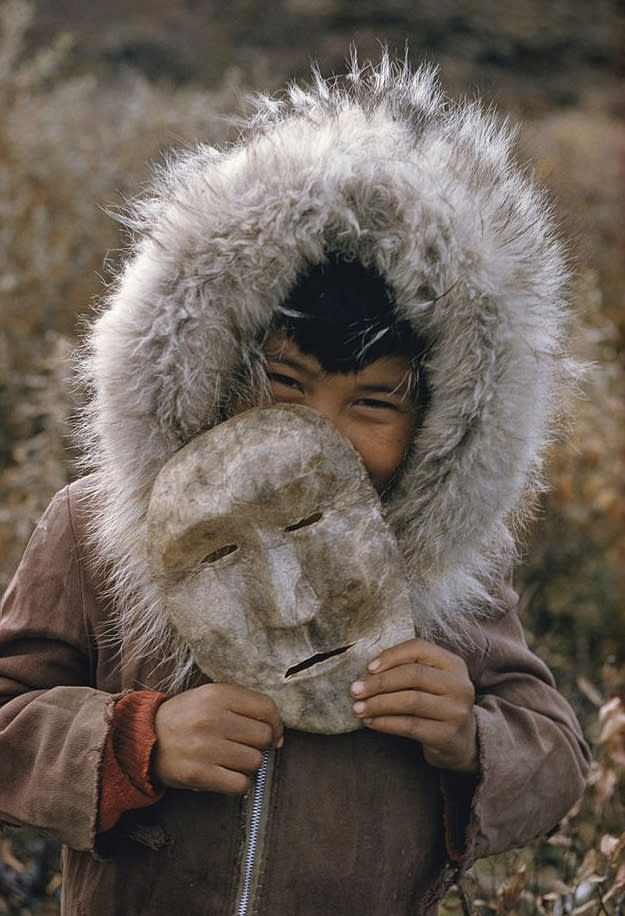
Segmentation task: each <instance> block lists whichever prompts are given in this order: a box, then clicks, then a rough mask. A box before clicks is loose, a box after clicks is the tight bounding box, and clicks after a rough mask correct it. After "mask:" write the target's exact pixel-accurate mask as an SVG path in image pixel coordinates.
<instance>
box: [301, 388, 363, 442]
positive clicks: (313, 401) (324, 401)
mask: <svg viewBox="0 0 625 916" xmlns="http://www.w3.org/2000/svg"><path fill="white" fill-rule="evenodd" d="M306 407H310V409H311V410H314V411H316V412H317V413H319V414H321V416H322V417H325V418H326V420H329V421H330V423H332V424H333V425H334V426H335V427H336V428H337V429H338V431H339V432H340V433H341V435H343V436H344V437H345V438H346V439H349V440H350V442H351V437H350V429H349V424H348V420H347V418H346V416H345V414H344V412H343V404H342V401H341V400H340V399H339V398H337V397H336V396H335V395H334V392H332V391H331V390H326V389H325V388H321V386H319V388H318V390H316V391H312V392H310V393H309V394H308V396H307V398H306ZM352 444H353V443H352Z"/></svg>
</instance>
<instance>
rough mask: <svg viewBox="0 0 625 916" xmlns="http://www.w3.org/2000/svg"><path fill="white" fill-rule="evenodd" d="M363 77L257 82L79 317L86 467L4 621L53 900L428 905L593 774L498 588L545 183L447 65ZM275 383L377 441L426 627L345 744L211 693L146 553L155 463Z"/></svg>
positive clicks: (522, 427)
mask: <svg viewBox="0 0 625 916" xmlns="http://www.w3.org/2000/svg"><path fill="white" fill-rule="evenodd" d="M346 86H347V88H344V89H341V88H339V86H338V84H335V83H334V82H331V83H324V82H323V81H322V80H321V79H320V78H317V79H316V84H315V86H314V87H313V88H311V89H310V90H304V89H301V88H299V87H293V88H292V89H291V90H290V91H289V94H288V97H287V98H285V99H283V100H281V101H277V100H273V101H272V100H266V99H265V100H261V101H259V111H258V114H257V115H256V117H255V118H254V119H253V120H252V122H251V123H250V125H249V128H248V131H247V132H246V133H245V134H244V135H243V137H242V139H241V140H240V141H239V142H238V143H237V144H236V145H234V146H233V147H232V148H231V149H229V150H226V151H224V152H222V153H219V152H216V151H215V150H212V149H207V148H205V147H199V148H198V150H197V151H196V152H194V153H189V154H188V155H186V156H183V157H181V159H180V160H179V161H178V162H175V163H172V165H171V166H170V168H169V170H168V171H167V173H165V174H164V175H162V176H161V180H160V184H159V186H158V188H157V191H156V193H155V194H154V196H153V197H151V198H149V199H147V200H145V201H144V202H143V203H139V204H138V205H137V207H136V209H135V215H134V217H133V218H132V219H131V220H130V224H131V225H132V226H133V227H134V228H135V230H136V231H137V234H138V237H137V242H136V245H135V249H134V253H133V255H132V256H131V257H130V259H129V260H128V263H127V265H126V267H125V269H124V271H123V272H122V274H121V276H120V278H119V282H118V284H117V288H116V289H115V290H114V291H113V293H112V295H111V297H110V301H109V304H108V308H107V309H106V310H105V311H103V313H102V314H101V316H100V317H99V318H98V319H97V321H96V322H95V324H94V327H93V330H92V333H91V337H90V345H89V351H88V353H87V354H86V356H85V361H84V366H85V369H84V372H85V378H86V380H87V383H88V384H89V386H90V389H91V393H92V399H91V406H90V412H89V416H88V418H87V419H86V422H85V430H84V443H85V449H86V453H87V456H88V458H89V460H90V461H91V463H92V465H93V466H94V468H95V471H94V473H93V474H92V475H91V476H89V477H87V478H84V479H83V480H82V481H78V482H77V483H75V484H73V485H72V486H70V487H69V488H68V489H66V490H65V491H63V492H62V493H61V494H59V495H57V497H56V498H55V500H54V502H53V503H52V505H51V507H50V509H49V510H48V512H47V513H46V515H45V516H44V519H43V520H42V522H41V523H40V525H39V527H38V529H37V531H36V532H35V534H34V536H33V539H32V541H31V544H30V545H29V548H28V550H27V552H26V554H25V557H24V560H23V561H22V564H21V566H20V569H19V570H18V572H17V574H16V577H15V578H14V580H13V582H12V584H11V586H10V587H9V589H8V591H7V595H6V597H5V601H4V606H3V611H2V616H1V617H0V632H1V635H0V639H1V646H2V658H1V661H0V684H1V691H2V700H3V704H4V705H3V707H2V710H1V711H0V736H1V738H0V743H1V749H0V816H1V817H2V818H3V819H4V820H5V821H7V822H8V823H29V824H32V825H34V826H36V827H38V828H40V829H42V830H45V831H47V832H49V833H52V834H54V835H56V836H57V837H58V838H59V839H60V840H61V841H62V842H63V843H64V844H65V851H64V889H63V912H64V913H67V914H69V913H72V914H90V916H92V914H102V916H105V914H113V913H124V914H126V913H128V914H130V913H132V914H150V916H156V914H167V916H171V913H174V912H176V911H177V910H178V909H184V911H185V912H186V913H188V914H189V916H192V914H196V913H197V914H200V913H202V914H217V913H219V914H221V913H235V912H236V913H240V914H243V913H257V914H259V916H262V914H268V913H272V914H285V916H286V914H294V913H297V914H298V916H309V914H310V916H313V914H314V916H319V914H327V913H333V914H342V916H348V914H350V913H360V914H362V913H366V914H369V916H377V914H379V916H399V914H402V916H405V914H409V913H410V914H414V913H423V914H433V913H435V912H436V903H437V900H438V899H439V898H440V896H441V895H442V894H443V893H444V891H445V889H446V887H447V886H448V885H449V883H451V881H452V880H453V879H454V878H455V877H456V876H457V875H458V873H460V872H462V870H464V869H465V868H466V867H468V866H469V865H470V864H471V862H472V861H474V859H475V858H476V857H477V856H480V855H487V854H490V853H495V852H498V851H501V850H503V849H506V848H510V847H512V846H516V845H520V844H523V843H525V842H527V841H529V840H530V839H532V838H533V837H535V836H537V835H538V834H539V833H541V832H544V831H545V830H548V829H550V828H552V827H553V826H554V825H555V824H556V823H557V821H558V819H559V818H560V817H562V816H563V815H564V814H565V813H566V811H567V810H568V808H569V807H570V806H571V805H572V804H573V802H574V801H575V800H576V798H577V797H578V796H579V794H580V792H581V790H582V787H583V779H584V775H585V772H586V769H587V764H588V757H587V750H586V748H585V745H584V743H583V740H582V738H581V735H580V732H579V728H578V726H577V723H576V721H575V717H574V715H573V714H572V712H571V710H570V709H569V707H568V705H567V704H566V703H565V701H564V700H563V699H562V698H561V697H560V696H559V695H558V694H557V692H556V690H555V689H554V686H553V681H552V679H551V676H550V674H549V672H548V671H547V670H546V668H545V667H544V665H543V664H542V663H541V662H540V661H539V660H538V659H537V658H536V657H535V656H533V655H532V654H531V653H530V652H529V650H528V649H527V647H526V645H525V643H524V641H523V637H522V634H521V629H520V624H519V622H518V618H517V616H516V613H515V610H514V606H515V600H516V599H515V595H514V593H513V591H512V589H511V587H510V586H509V584H508V582H507V570H508V568H509V564H510V561H511V559H512V557H513V553H514V550H513V543H512V536H511V534H510V531H511V529H512V526H513V525H515V524H517V523H518V522H519V520H520V519H521V518H522V516H523V506H524V504H525V503H526V502H527V500H528V497H529V495H530V494H531V489H532V486H533V485H535V483H536V476H537V473H538V469H539V464H540V458H539V455H540V450H541V447H542V445H543V443H544V438H545V435H546V426H547V422H548V419H549V417H550V414H551V410H552V406H553V400H554V396H555V392H556V390H557V383H558V381H559V380H560V378H561V376H562V375H563V369H562V367H563V366H564V365H565V364H566V361H565V360H564V357H563V352H562V335H563V331H562V312H563V304H562V287H563V283H564V281H565V270H564V267H563V264H562V258H561V254H560V250H559V247H558V245H557V243H556V242H555V241H554V238H553V235H552V229H551V225H550V222H549V219H548V214H547V213H546V208H545V204H544V201H543V200H542V199H541V197H540V195H539V194H538V192H537V191H536V189H535V188H534V187H533V186H532V184H531V182H529V181H528V180H527V179H526V178H525V177H524V176H523V175H522V174H520V173H519V171H518V170H517V169H516V168H515V167H514V166H513V165H512V163H511V161H510V156H509V137H508V136H507V134H506V132H505V131H504V130H500V129H498V128H496V127H495V126H494V123H493V121H492V120H491V118H490V117H489V116H486V115H484V114H483V113H481V112H480V111H479V110H478V109H477V107H476V106H473V105H458V106H454V105H451V104H450V103H448V102H446V101H445V100H444V99H443V98H442V97H441V95H440V92H439V90H438V89H437V87H436V84H435V81H434V77H433V75H432V74H431V73H430V72H428V71H419V72H418V73H416V74H414V75H413V74H411V73H410V71H409V70H408V68H407V67H401V66H398V65H393V64H391V63H390V62H389V60H388V59H387V58H386V57H384V58H383V60H382V62H381V64H380V65H379V66H378V67H377V68H373V67H370V68H365V69H363V70H360V69H359V68H358V67H357V65H356V64H354V65H353V67H352V71H351V73H350V74H349V75H348V78H347V83H346ZM268 400H273V401H276V402H279V403H282V402H286V403H297V404H301V405H303V406H307V407H309V408H312V410H313V411H317V412H319V413H320V414H322V415H323V416H324V417H326V418H327V419H328V420H329V421H330V422H331V423H332V424H334V426H336V428H337V429H338V431H339V432H340V433H341V434H342V435H343V436H344V437H345V438H346V439H347V440H349V441H350V442H351V443H352V445H353V446H354V447H355V449H356V450H357V451H358V452H359V453H360V455H361V457H362V460H363V462H364V465H365V468H366V469H367V471H368V473H369V475H370V478H371V481H372V483H373V485H374V486H375V488H376V489H377V491H378V493H379V496H380V499H381V501H382V507H383V511H384V514H385V517H386V520H387V522H388V524H389V525H390V526H391V529H392V531H393V533H394V535H395V537H396V539H397V542H398V545H399V548H400V550H401V554H402V558H403V563H404V567H405V572H406V576H407V579H408V582H409V585H410V598H411V606H412V614H413V618H414V624H415V630H416V633H417V637H416V638H414V639H409V640H404V641H402V642H400V643H399V644H398V645H396V646H391V647H390V648H389V649H388V650H386V651H384V652H382V653H381V654H379V655H378V656H377V657H376V658H373V659H371V660H370V663H369V665H368V669H367V670H365V671H363V672H362V677H361V678H359V679H357V680H356V681H355V682H353V683H352V684H345V691H346V692H349V693H351V697H352V701H353V713H354V717H355V719H356V720H357V721H358V722H360V723H362V725H363V727H362V728H360V729H357V730H356V731H353V732H348V733H345V734H339V735H324V734H310V733H307V732H305V731H300V730H297V729H287V730H284V729H283V727H282V723H281V721H280V717H279V714H278V711H277V708H276V705H275V703H274V702H273V700H271V699H270V698H269V697H268V696H266V695H264V694H262V693H260V692H257V691H254V690H250V689H247V688H244V687H241V686H239V685H238V684H236V683H235V684H230V683H228V684H213V683H205V679H202V678H201V677H199V675H198V670H197V668H195V667H194V663H193V656H192V653H191V651H190V649H189V647H188V646H187V645H186V644H185V642H184V640H182V639H181V638H180V637H179V636H178V635H177V633H175V632H174V631H173V629H172V627H171V626H170V624H169V620H168V617H167V614H166V612H165V608H164V607H163V605H162V598H161V596H160V594H159V591H158V588H157V586H156V583H155V581H154V578H153V576H152V574H151V571H150V564H149V562H148V557H147V546H146V544H147V531H146V517H147V509H148V503H149V499H150V493H151V489H152V485H153V483H154V480H155V478H156V476H157V474H158V472H159V471H160V469H161V468H162V467H163V466H164V465H165V464H166V463H167V461H168V460H169V459H170V458H171V457H172V455H173V454H174V453H175V452H176V451H177V450H178V449H180V448H181V446H183V445H184V444H186V443H188V442H191V441H193V440H194V438H195V437H197V436H198V435H199V434H201V433H202V432H204V431H205V430H207V429H210V428H211V427H213V426H215V425H216V424H217V423H219V422H221V421H223V420H224V419H226V418H227V417H229V416H232V415H234V414H236V413H237V412H239V411H242V410H245V409H246V408H247V407H248V406H252V405H258V404H261V405H262V404H265V403H267V401H268ZM268 748H275V749H276V752H275V753H272V754H271V755H269V754H268V752H267V749H268ZM269 756H271V757H272V758H273V759H274V760H275V761H276V764H275V767H274V769H273V772H272V773H271V774H269V773H268V771H267V765H266V762H267V760H268V759H269ZM267 780H269V782H270V789H271V790H270V792H269V793H268V794H265V793H260V792H259V786H263V785H265V784H266V782H267ZM250 787H251V788H253V790H254V792H253V795H252V796H251V798H252V799H253V800H254V801H255V800H256V799H261V798H262V799H265V800H267V799H268V801H267V806H266V807H265V808H264V809H263V810H262V811H261V813H260V815H259V816H260V818H261V820H262V823H263V825H264V826H263V831H262V837H263V844H262V847H261V848H258V849H257V853H256V854H257V861H254V862H250V858H249V856H248V848H249V847H248V845H247V844H246V847H245V849H243V838H244V837H246V838H248V837H249V836H250V835H251V834H253V832H254V830H255V829H256V826H255V825H256V821H255V816H256V815H255V809H256V807H257V806H256V805H255V804H254V805H247V806H246V804H245V801H244V799H243V793H245V792H246V790H247V789H248V788H250ZM190 790H191V791H190ZM261 807H262V806H261ZM246 818H247V826H245V822H246ZM248 866H249V868H248ZM252 872H253V874H254V880H253V882H252V881H251V878H250V877H249V875H250V874H251V873H252Z"/></svg>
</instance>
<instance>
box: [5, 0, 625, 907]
mask: <svg viewBox="0 0 625 916" xmlns="http://www.w3.org/2000/svg"><path fill="white" fill-rule="evenodd" d="M381 43H386V44H388V45H389V46H390V48H391V49H392V50H394V51H395V52H396V53H397V54H398V55H399V56H401V57H403V55H404V53H408V56H409V58H410V59H411V60H412V61H413V63H415V64H418V63H419V62H421V61H422V60H428V61H433V62H435V63H437V64H438V65H439V66H440V72H441V79H442V82H443V85H444V86H445V88H446V89H447V90H448V91H449V93H450V94H452V95H457V94H463V95H469V96H474V95H480V96H482V98H483V99H484V100H485V102H486V103H487V104H490V103H494V104H495V105H496V106H497V108H498V109H499V110H500V111H501V112H502V116H503V115H504V114H509V115H510V116H511V117H512V119H513V120H514V121H518V122H520V125H521V130H520V135H519V149H518V152H519V157H520V159H521V160H522V161H529V160H532V161H533V163H534V167H535V169H536V171H537V174H538V176H539V178H540V180H541V181H542V182H543V183H544V184H545V185H546V186H547V187H548V188H549V190H550V191H551V193H552V196H553V199H554V203H555V206H556V209H557V212H558V214H559V217H560V221H561V225H562V232H563V234H564V235H565V236H566V237H567V239H568V240H569V250H570V257H571V262H572V264H573V267H574V270H575V276H574V280H573V283H572V288H571V296H572V301H573V303H574V306H575V310H576V313H577V316H578V322H577V329H576V331H575V350H576V354H577V355H578V356H579V357H580V358H582V359H583V360H584V361H585V362H586V363H587V364H588V370H587V375H586V380H585V383H584V387H583V390H580V392H579V395H578V397H577V399H576V400H575V402H574V403H573V404H572V405H571V420H570V422H569V424H568V426H567V428H566V429H563V431H562V433H561V434H560V435H559V436H558V437H557V439H556V441H555V442H554V445H553V448H552V452H551V455H550V456H549V468H550V484H551V488H550V490H549V491H548V492H547V493H546V494H545V495H544V498H543V499H542V501H541V504H540V506H538V507H537V519H536V524H535V525H534V527H533V528H532V530H531V531H530V532H528V534H527V536H526V544H525V558H524V564H523V568H522V569H521V570H520V572H519V575H518V583H517V584H518V587H519V590H520V593H521V603H522V613H523V620H524V624H525V626H526V628H527V631H528V640H529V642H530V644H531V645H532V647H533V648H534V649H535V650H536V651H537V652H538V653H539V654H541V655H542V656H543V657H544V658H545V659H546V660H547V661H548V662H549V664H550V665H551V667H552V668H553V670H554V671H555V673H556V676H557V679H558V682H559V685H560V688H561V689H562V691H563V692H564V693H565V694H566V695H567V696H568V697H569V698H570V699H571V701H572V702H573V703H574V705H575V707H576V709H577V711H578V713H579V715H580V718H581V720H582V723H583V725H584V728H585V730H586V732H587V735H588V738H589V740H590V741H591V742H592V744H593V748H594V752H595V764H594V768H593V773H592V775H591V780H590V784H589V787H588V791H587V794H586V796H585V798H584V799H583V801H582V803H581V805H580V806H579V810H577V811H575V812H574V813H573V814H572V816H571V818H570V819H569V820H568V821H567V822H566V823H565V824H563V825H562V828H561V829H560V831H559V832H558V833H556V835H555V836H554V837H552V838H551V839H550V840H549V841H546V840H545V841H541V842H540V843H538V844H536V845H535V846H533V847H531V848H530V849H528V850H526V851H524V852H523V853H515V854H513V855H511V856H507V857H499V858H498V859H497V860H489V861H488V862H487V863H483V864H482V865H481V866H479V868H477V869H476V870H475V873H474V875H473V876H472V878H471V879H470V880H469V881H468V882H467V883H466V884H465V886H464V887H463V888H461V889H458V890H457V891H455V892H454V893H452V894H450V895H449V897H448V899H447V900H446V904H445V912H446V913H453V912H458V913H462V914H463V916H466V914H480V916H482V914H486V913H504V914H515V913H518V914H530V913H554V914H557V913H580V914H581V913H589V914H595V913H596V914H599V913H614V914H618V913H621V912H625V776H624V773H625V707H624V706H623V700H624V699H625V218H624V217H625V123H624V121H625V54H624V49H625V8H624V6H623V3H622V0H592V2H590V0H550V2H549V0H548V2H545V0H515V2H508V0H502V2H500V3H498V4H493V3H492V2H490V0H457V2H453V0H421V2H414V0H377V2H373V0H266V2H261V0H230V2H228V0H206V2H202V0H167V2H164V0H151V2H148V0H134V2H133V3H132V4H128V3H124V2H121V0H89V3H83V2H81V0H38V2H37V3H36V4H35V3H31V2H27V0H0V591H2V590H3V589H4V588H5V587H6V585H7V584H8V582H9V579H10V576H11V574H12V572H13V570H14V569H15V567H16V565H17V563H18V561H19V557H20V555H21V552H22V550H23V548H24V545H25V543H26V540H27V539H28V537H29V535H30V533H31V531H32V529H33V526H34V524H35V523H36V521H37V518H38V517H39V515H40V514H41V512H42V511H43V510H44V509H45V507H46V505H47V503H48V501H49V499H50V497H51V496H52V494H53V493H54V492H55V491H56V490H57V489H58V488H59V487H61V486H63V484H64V483H65V482H66V481H67V480H69V479H71V478H72V477H73V476H74V475H75V473H76V471H75V466H74V461H75V457H76V456H75V452H74V451H73V448H72V443H71V435H70V432H69V424H68V420H69V418H70V417H71V415H72V413H73V412H75V410H76V408H77V406H78V404H77V402H76V399H75V395H73V394H72V390H71V384H70V381H71V359H72V351H73V350H74V348H75V346H76V343H77V340H78V339H79V337H80V327H81V320H84V317H85V316H86V315H89V313H90V311H91V309H92V308H93V306H94V304H96V303H97V299H98V297H99V296H101V295H102V293H103V292H104V290H105V288H106V283H107V281H108V279H109V278H110V274H111V269H112V268H114V267H115V265H116V264H117V263H118V262H119V259H120V257H121V256H122V251H123V246H124V243H125V240H124V237H123V235H122V234H120V232H119V230H118V228H117V226H116V224H115V221H114V219H113V218H112V217H111V215H110V213H111V211H114V210H115V209H116V208H118V207H119V206H120V204H121V202H122V200H123V198H124V197H125V196H127V195H132V194H135V193H137V192H138V191H140V190H141V188H142V187H143V186H144V185H145V182H146V181H147V180H148V179H149V176H150V163H152V162H154V161H156V162H158V161H159V159H160V158H161V157H162V154H163V152H164V151H165V150H167V149H169V148H171V147H172V146H174V147H180V146H185V145H189V144H192V143H193V142H194V141H195V140H197V139H200V140H204V141H208V142H210V143H214V144H221V143H224V142H227V141H228V139H230V138H232V137H233V136H234V135H235V134H234V129H233V128H232V126H231V125H230V123H229V116H230V115H231V114H233V113H235V114H236V113H239V114H240V113H241V112H242V111H245V99H246V96H247V95H249V93H250V92H253V91H258V90H261V91H269V92H274V91H278V90H279V89H280V87H281V86H283V85H284V83H285V82H286V81H287V80H288V79H290V78H292V77H297V78H300V79H306V78H307V76H308V74H309V72H310V63H311V61H318V63H319V65H320V68H321V71H322V72H323V73H324V74H325V75H329V74H331V73H332V72H341V71H342V70H343V69H344V61H345V58H346V56H347V55H348V54H349V49H350V46H351V45H352V44H353V45H355V46H356V47H357V48H358V51H359V55H360V57H361V58H363V59H365V58H373V59H377V58H378V56H379V52H380V44H381ZM60 880H61V879H60V877H59V874H58V851H57V849H56V846H55V845H54V844H53V843H51V842H49V841H44V840H41V839H40V838H38V837H35V836H34V835H31V833H30V832H29V831H17V832H13V831H11V832H9V833H5V834H4V836H3V837H1V836H0V914H1V913H11V914H13V913H22V914H28V913H31V912H32V913H35V912H43V913H56V912H58V893H59V886H60Z"/></svg>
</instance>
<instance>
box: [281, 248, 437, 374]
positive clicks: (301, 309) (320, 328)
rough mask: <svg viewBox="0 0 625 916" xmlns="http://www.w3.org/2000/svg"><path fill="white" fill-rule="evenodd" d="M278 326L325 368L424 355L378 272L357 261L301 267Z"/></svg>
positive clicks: (338, 368)
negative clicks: (396, 356)
mask: <svg viewBox="0 0 625 916" xmlns="http://www.w3.org/2000/svg"><path fill="white" fill-rule="evenodd" d="M278 324H279V326H280V327H281V328H282V329H283V330H284V331H285V333H286V335H287V337H290V338H292V339H293V340H294V341H295V343H296V344H297V346H298V347H299V348H300V350H301V351H302V352H303V353H306V354H308V355H310V356H314V357H315V358H316V359H318V360H319V362H320V364H321V365H322V367H323V369H324V370H325V371H326V372H357V371H359V370H360V369H363V368H364V367H365V366H368V365H369V364H370V363H372V362H374V361H375V360H376V359H380V358H381V357H383V356H395V355H406V356H408V357H410V358H411V359H412V360H416V359H418V357H419V356H420V355H421V354H422V353H423V351H424V349H425V347H424V343H423V341H422V340H420V338H419V337H418V336H417V335H416V334H415V332H414V330H413V329H412V327H411V326H410V325H409V324H408V322H407V321H402V320H397V317H396V314H395V297H394V295H393V293H392V290H391V289H390V288H389V287H388V285H387V284H386V283H385V281H384V280H383V279H382V277H381V276H380V274H379V273H378V272H377V271H376V270H374V269H373V268H371V267H365V266H363V264H361V263H360V261H348V260H346V259H344V258H341V257H339V256H332V257H330V258H329V259H328V260H327V261H324V262H323V263H321V264H315V265H313V266H311V267H309V268H308V269H307V270H305V271H303V272H302V273H301V274H300V275H299V277H298V278H297V280H296V283H295V285H294V286H293V288H292V289H291V291H290V293H289V295H288V297H287V299H286V300H285V302H284V303H283V305H282V307H281V309H280V314H279V318H278Z"/></svg>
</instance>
